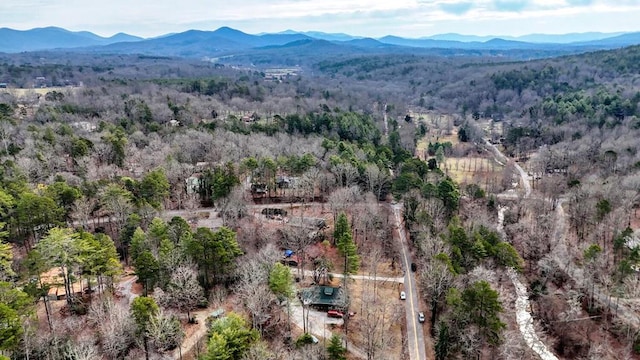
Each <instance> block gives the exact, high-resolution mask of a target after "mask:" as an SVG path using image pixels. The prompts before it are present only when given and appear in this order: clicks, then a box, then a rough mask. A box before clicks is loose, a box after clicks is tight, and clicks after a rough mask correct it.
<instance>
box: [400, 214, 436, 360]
mask: <svg viewBox="0 0 640 360" xmlns="http://www.w3.org/2000/svg"><path fill="white" fill-rule="evenodd" d="M392 209H393V215H394V219H395V225H396V230H397V231H398V235H399V236H400V243H401V244H402V263H403V267H404V284H405V290H406V294H407V306H406V311H407V345H408V351H409V358H410V359H411V360H425V359H426V358H427V355H426V350H425V342H424V333H423V331H422V324H421V323H420V322H418V312H420V305H419V304H420V302H419V301H418V295H419V293H418V288H417V287H416V282H415V278H414V277H413V273H412V272H411V267H410V265H411V261H409V255H410V251H409V244H408V243H407V238H406V236H405V234H404V230H403V229H404V226H403V225H402V218H401V216H400V209H401V205H400V204H396V205H393V206H392Z"/></svg>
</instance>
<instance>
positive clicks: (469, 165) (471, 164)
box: [440, 157, 503, 186]
mask: <svg viewBox="0 0 640 360" xmlns="http://www.w3.org/2000/svg"><path fill="white" fill-rule="evenodd" d="M440 169H441V170H442V171H444V172H445V174H447V175H449V176H451V178H452V179H453V180H454V181H455V182H457V183H459V184H471V183H476V184H478V185H481V186H482V185H484V184H483V183H488V181H489V180H490V179H495V178H497V177H498V176H500V174H501V172H502V170H503V168H502V166H500V165H499V164H497V163H496V162H495V161H493V160H492V159H487V158H482V157H468V158H447V159H445V162H444V164H443V165H442V166H441V167H440Z"/></svg>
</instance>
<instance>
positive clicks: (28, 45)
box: [0, 27, 143, 53]
mask: <svg viewBox="0 0 640 360" xmlns="http://www.w3.org/2000/svg"><path fill="white" fill-rule="evenodd" d="M140 40H143V38H140V37H137V36H133V35H128V34H124V33H119V34H116V35H113V36H111V37H108V38H105V37H102V36H98V35H96V34H94V33H91V32H88V31H78V32H73V31H69V30H65V29H62V28H58V27H46V28H36V29H31V30H24V31H23V30H13V29H9V28H0V52H7V53H15V52H22V51H36V50H50V49H58V48H75V47H82V46H99V45H108V44H113V43H117V42H125V41H140Z"/></svg>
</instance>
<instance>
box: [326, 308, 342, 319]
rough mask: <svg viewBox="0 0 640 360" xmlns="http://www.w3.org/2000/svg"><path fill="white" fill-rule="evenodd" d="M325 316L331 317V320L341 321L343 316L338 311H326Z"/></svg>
mask: <svg viewBox="0 0 640 360" xmlns="http://www.w3.org/2000/svg"><path fill="white" fill-rule="evenodd" d="M327 316H328V317H332V318H340V319H342V318H343V317H344V314H343V313H341V312H340V311H338V310H329V311H327Z"/></svg>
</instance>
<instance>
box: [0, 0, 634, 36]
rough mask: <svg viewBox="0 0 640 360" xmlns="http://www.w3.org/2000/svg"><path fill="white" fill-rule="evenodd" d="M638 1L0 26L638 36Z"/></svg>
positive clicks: (53, 6) (298, 3) (321, 0)
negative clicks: (573, 33)
mask: <svg viewBox="0 0 640 360" xmlns="http://www.w3.org/2000/svg"><path fill="white" fill-rule="evenodd" d="M639 19H640V0H236V1H222V0H209V1H206V0H102V1H96V0H0V26H1V27H9V28H14V29H21V30H25V29H30V28H34V27H44V26H60V27H64V28H66V29H69V30H88V31H92V32H95V33H97V34H100V35H103V36H108V35H112V34H114V33H117V32H127V33H130V34H133V35H138V36H143V37H150V36H157V35H162V34H166V33H170V32H180V31H184V30H188V29H200V30H214V29H217V28H218V27H220V26H230V27H233V28H237V29H240V30H242V31H245V32H248V33H259V32H277V31H282V30H286V29H293V30H298V31H308V30H318V31H324V32H345V33H349V34H352V35H361V36H372V37H378V36H383V35H387V34H393V35H400V36H406V37H421V36H428V35H433V34H441V33H449V32H456V33H461V34H472V35H516V36H517V35H524V34H530V33H546V34H560V33H570V32H588V31H600V32H619V31H640V21H639Z"/></svg>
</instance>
